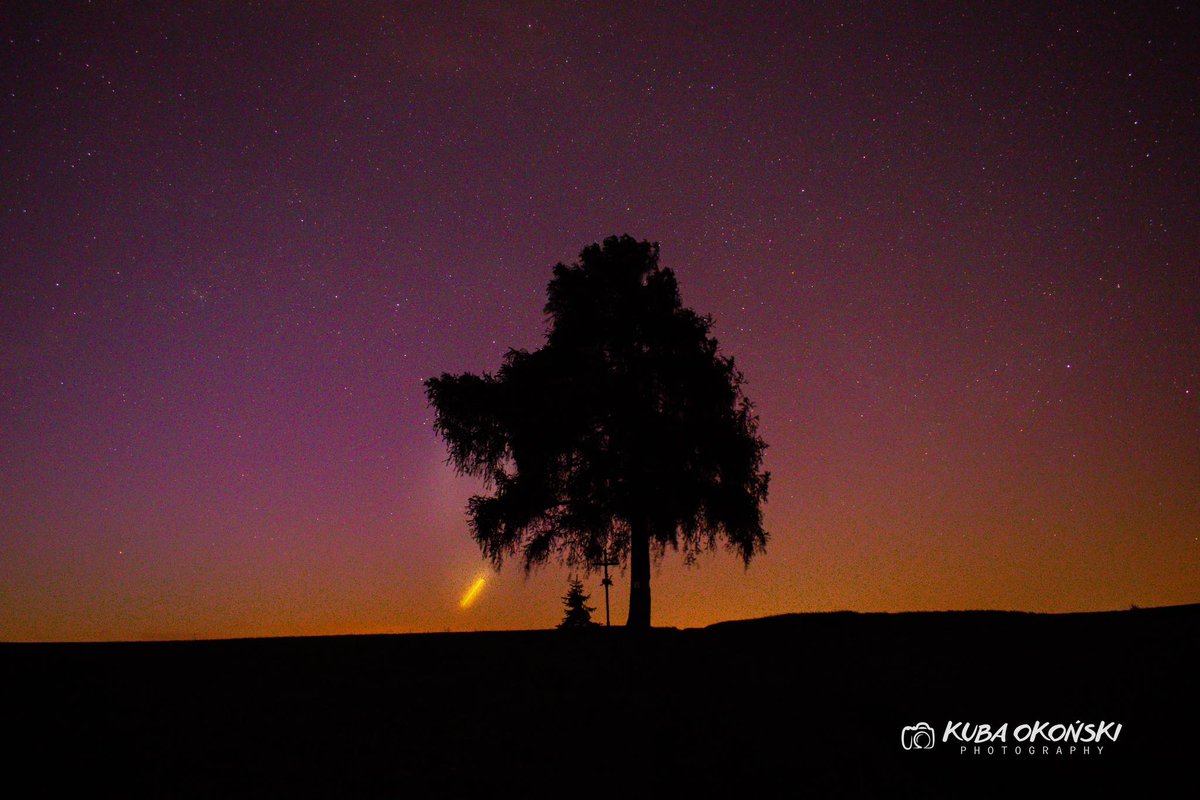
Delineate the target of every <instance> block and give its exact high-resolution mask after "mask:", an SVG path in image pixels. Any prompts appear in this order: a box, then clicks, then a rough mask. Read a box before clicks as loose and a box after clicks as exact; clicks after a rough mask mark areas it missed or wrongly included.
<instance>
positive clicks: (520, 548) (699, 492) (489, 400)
mask: <svg viewBox="0 0 1200 800" xmlns="http://www.w3.org/2000/svg"><path fill="white" fill-rule="evenodd" d="M658 260H659V248H658V245H657V244H656V243H650V242H645V241H637V240H635V239H633V238H631V237H629V236H620V237H610V238H608V239H605V240H604V242H603V243H602V244H592V245H589V246H588V247H585V248H584V249H583V251H582V252H581V253H580V255H579V260H578V261H577V262H576V263H574V264H571V265H566V264H561V263H560V264H558V265H557V266H555V267H554V272H553V278H552V279H551V281H550V283H549V285H548V287H547V302H546V305H545V313H546V317H547V323H548V325H547V332H546V342H545V344H544V345H543V346H542V347H541V348H539V349H537V350H535V351H533V352H528V351H526V350H509V351H508V353H507V354H506V355H505V356H504V359H503V362H502V364H501V365H500V368H499V370H498V371H497V372H496V373H495V374H483V375H474V374H470V373H461V374H449V373H444V374H442V375H441V376H440V377H437V378H431V379H429V380H428V381H426V382H425V386H426V393H427V396H428V398H429V401H430V404H431V405H432V406H433V407H434V409H435V414H436V416H435V421H434V428H435V430H436V432H437V433H438V435H439V436H441V437H442V439H443V440H444V441H445V442H446V444H447V447H448V449H449V453H450V461H451V462H452V463H453V464H454V466H455V467H456V469H457V470H458V471H459V472H460V473H461V474H467V475H472V476H476V477H479V478H482V479H483V480H484V481H485V483H486V486H487V488H489V489H491V490H492V491H491V493H490V494H485V495H477V496H475V497H472V498H471V500H470V502H469V505H468V516H469V518H470V526H471V532H472V535H473V536H474V538H475V541H476V542H477V543H478V544H479V546H480V549H481V550H482V552H483V554H484V555H485V556H487V557H488V558H489V559H490V560H491V561H492V562H493V563H494V564H496V565H497V566H499V565H500V564H501V563H502V562H503V561H504V559H505V558H507V557H510V556H517V555H520V556H521V558H522V559H523V561H524V564H525V568H526V569H527V570H528V569H529V568H531V567H532V566H534V565H537V564H540V563H542V562H545V561H546V560H548V559H549V558H551V557H552V556H553V557H556V558H558V559H560V560H562V561H564V562H566V563H567V564H570V565H573V566H577V567H583V568H590V566H591V565H594V564H596V563H598V562H599V561H601V560H603V559H605V558H606V557H608V556H610V555H612V556H616V557H617V558H620V559H621V560H622V562H623V563H627V564H628V565H629V567H630V573H631V575H630V577H631V586H630V614H629V622H628V624H629V625H631V626H636V627H647V626H649V624H650V555H651V548H653V550H654V553H655V554H657V555H660V556H661V554H662V553H663V551H664V550H665V548H666V547H668V546H670V547H672V548H675V549H682V551H683V552H684V554H685V556H686V557H687V559H688V560H689V561H690V560H692V559H694V558H695V557H696V555H697V554H698V553H700V552H702V551H705V550H709V549H713V548H715V547H716V546H717V545H718V542H722V543H724V545H725V546H727V547H728V548H730V549H732V550H733V551H735V552H736V553H737V554H738V555H739V556H740V557H741V558H742V560H743V561H744V562H745V563H746V564H749V562H750V560H751V558H752V557H753V556H754V555H755V554H757V553H760V552H762V550H763V549H764V547H765V545H766V541H767V533H766V531H765V530H763V525H762V503H763V502H764V501H765V500H766V496H767V485H768V482H769V477H770V476H769V474H768V473H767V472H765V471H763V470H762V457H763V451H764V450H765V449H766V443H765V442H763V440H762V439H761V438H760V437H759V435H758V418H757V416H756V414H755V413H754V409H753V405H752V404H751V402H750V401H749V400H748V399H747V398H746V396H745V395H744V393H743V392H742V385H743V383H744V377H743V375H742V373H741V372H740V371H739V370H738V369H737V367H736V366H735V364H734V360H733V359H732V358H730V357H726V356H724V355H722V354H721V353H720V351H719V349H718V345H717V340H716V339H715V338H713V336H712V335H711V334H710V330H711V328H712V325H713V321H712V318H711V317H708V316H701V315H699V314H697V313H696V312H694V311H692V310H691V309H689V308H685V307H684V306H683V304H682V301H681V298H680V294H679V286H678V283H677V281H676V278H675V274H674V273H673V272H672V271H671V270H670V269H666V268H663V267H661V266H659V263H658Z"/></svg>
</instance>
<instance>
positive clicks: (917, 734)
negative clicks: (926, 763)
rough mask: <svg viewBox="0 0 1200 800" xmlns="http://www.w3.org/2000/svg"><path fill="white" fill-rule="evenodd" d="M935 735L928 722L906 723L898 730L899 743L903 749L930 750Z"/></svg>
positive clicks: (935, 737)
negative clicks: (902, 728) (906, 724)
mask: <svg viewBox="0 0 1200 800" xmlns="http://www.w3.org/2000/svg"><path fill="white" fill-rule="evenodd" d="M935 741H937V736H936V735H935V734H934V732H933V728H931V727H929V723H928V722H918V723H917V724H916V725H908V726H906V727H905V728H904V730H902V731H900V744H901V745H902V746H903V747H904V749H905V750H932V749H933V743H934V742H935Z"/></svg>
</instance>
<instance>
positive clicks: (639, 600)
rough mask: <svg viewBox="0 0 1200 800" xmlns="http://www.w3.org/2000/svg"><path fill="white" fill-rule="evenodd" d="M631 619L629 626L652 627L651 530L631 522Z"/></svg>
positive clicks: (627, 623)
mask: <svg viewBox="0 0 1200 800" xmlns="http://www.w3.org/2000/svg"><path fill="white" fill-rule="evenodd" d="M629 573H630V575H629V577H630V581H629V619H628V620H627V621H626V623H625V627H627V628H642V629H645V628H649V627H650V531H649V529H648V528H647V526H646V523H645V522H631V523H630V531H629Z"/></svg>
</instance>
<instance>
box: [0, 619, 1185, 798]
mask: <svg viewBox="0 0 1200 800" xmlns="http://www.w3.org/2000/svg"><path fill="white" fill-rule="evenodd" d="M1198 632H1200V605H1194V606H1178V607H1173V608H1161V609H1145V610H1132V611H1122V612H1112V613H1097V614H1068V615H1034V614H1018V613H1001V612H947V613H920V614H896V615H885V614H851V613H837V614H817V615H795V616H786V617H775V618H770V619H763V620H752V621H747V622H734V623H723V624H720V625H714V626H712V627H709V628H705V629H700V630H684V631H677V630H655V631H652V632H650V633H649V634H644V635H641V636H631V635H629V634H627V633H626V632H625V631H624V630H620V629H615V628H614V629H611V630H603V629H601V630H596V631H591V632H585V633H582V634H567V633H562V632H558V631H533V632H521V633H476V634H427V635H407V636H346V637H323V638H306V639H265V640H240V641H218V642H176V643H133V644H63V645H30V644H3V645H0V677H2V678H3V680H4V684H3V685H4V698H5V700H4V706H3V721H4V726H5V728H6V730H7V732H8V733H9V734H10V736H13V737H15V738H16V744H15V745H10V746H7V747H6V748H5V749H4V752H3V755H2V756H0V759H2V762H3V768H4V773H5V777H6V784H8V785H9V786H12V785H16V786H24V785H27V784H25V780H26V779H31V780H32V781H33V783H32V784H29V785H30V786H32V787H33V792H32V794H29V793H27V792H24V791H22V792H21V793H20V796H38V795H42V796H60V795H66V794H71V795H74V794H76V791H77V790H80V789H82V790H83V791H84V792H86V793H87V795H91V794H95V793H97V792H98V791H99V790H101V789H116V790H117V791H118V793H119V795H121V796H130V795H143V796H155V797H172V796H201V797H227V796H256V797H257V796H298V795H303V796H392V797H426V796H471V795H474V796H480V794H481V793H484V792H485V793H486V794H489V795H490V794H494V793H499V794H501V796H509V795H511V794H512V793H513V791H514V790H515V792H516V796H556V797H572V796H596V795H600V794H604V795H612V796H616V797H620V796H626V795H629V794H630V793H636V794H637V795H638V796H644V795H643V792H642V791H640V790H642V789H655V788H658V789H661V790H664V791H665V792H666V793H665V794H662V793H660V795H661V796H665V797H672V798H673V797H681V796H686V795H688V794H692V793H696V792H697V791H698V793H700V794H702V795H704V796H712V795H714V794H721V793H725V794H729V796H739V797H741V796H745V797H760V796H761V797H779V796H785V797H830V796H872V797H874V796H879V797H883V796H921V797H944V796H950V795H951V794H953V795H955V796H962V797H977V796H981V795H982V796H997V795H1011V796H1014V797H1022V796H1038V797H1043V796H1044V797H1108V796H1146V797H1154V796H1167V795H1168V794H1173V793H1174V792H1176V791H1178V789H1174V790H1172V789H1169V788H1168V787H1171V786H1172V785H1173V784H1174V785H1175V786H1193V787H1194V785H1195V784H1194V780H1195V774H1196V773H1195V768H1194V766H1195V764H1196V763H1197V755H1200V752H1198V748H1200V728H1198V727H1197V725H1198V724H1200V703H1198V699H1200V692H1198V689H1197V679H1198V673H1197V660H1196V655H1197V649H1198V643H1197V633H1198ZM959 720H966V721H969V722H971V723H988V724H990V725H991V726H992V727H993V728H996V727H998V726H999V725H1000V724H1002V723H1006V722H1007V723H1009V731H1008V736H1007V740H1006V741H1005V742H999V741H996V742H992V743H991V744H992V746H993V748H994V751H993V754H991V755H988V754H987V752H986V748H987V744H984V745H983V746H982V747H983V750H982V751H981V753H980V754H979V755H975V754H974V753H973V748H974V746H973V745H970V746H968V750H967V752H966V753H962V752H961V750H960V747H961V746H962V745H961V744H958V743H949V742H942V741H940V739H941V736H942V733H943V728H944V727H945V726H946V723H947V722H948V721H959ZM1047 720H1050V721H1053V722H1063V723H1074V722H1075V721H1077V720H1079V721H1082V722H1085V723H1086V722H1100V721H1109V722H1111V721H1115V722H1119V723H1121V725H1122V729H1121V732H1120V734H1119V736H1118V739H1117V741H1115V742H1108V741H1106V742H1104V745H1105V747H1104V750H1103V752H1102V753H1099V752H1096V748H1095V745H1093V746H1092V748H1091V749H1092V752H1090V753H1089V754H1086V755H1085V754H1083V752H1082V744H1083V743H1077V744H1075V746H1076V748H1077V750H1076V752H1075V753H1073V754H1072V753H1070V752H1069V751H1068V750H1067V748H1068V747H1069V746H1071V744H1072V743H1069V742H1065V743H1063V747H1064V753H1063V754H1062V755H1058V754H1057V753H1056V752H1055V750H1056V747H1057V746H1056V745H1053V744H1051V745H1049V747H1050V751H1051V752H1050V754H1044V753H1043V752H1042V751H1041V746H1042V745H1044V744H1046V743H1044V742H1039V743H1038V752H1037V753H1036V754H1034V755H1030V754H1029V753H1028V745H1027V744H1024V745H1023V751H1024V752H1023V754H1021V755H1017V754H1016V752H1015V746H1016V745H1019V744H1022V743H1020V742H1016V741H1015V740H1014V739H1013V733H1014V731H1013V729H1014V728H1015V727H1016V726H1017V725H1020V724H1022V723H1030V724H1032V723H1035V722H1038V721H1047ZM919 722H928V723H929V724H930V725H931V726H933V727H934V728H935V729H936V730H937V735H938V739H939V741H938V742H937V743H936V744H935V746H934V747H933V749H930V750H922V751H915V750H914V751H906V750H904V749H903V748H902V747H901V730H902V728H904V727H905V726H908V725H915V724H917V723H919ZM1001 744H1004V745H1005V746H1006V747H1007V751H1006V752H1002V751H1001V749H1000V745H1001ZM643 770H644V771H645V777H642V778H634V777H633V775H634V774H636V772H641V771H643ZM1178 780H1183V781H1184V782H1183V783H1178V782H1177V781H1178ZM635 790H639V791H636V792H635ZM1043 790H1049V791H1050V792H1053V793H1052V794H1047V793H1046V792H1045V791H1043ZM0 791H4V790H3V789H0ZM4 793H5V794H8V792H7V791H4ZM13 796H16V795H13Z"/></svg>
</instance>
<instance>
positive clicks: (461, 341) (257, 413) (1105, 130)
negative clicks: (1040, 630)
mask: <svg viewBox="0 0 1200 800" xmlns="http://www.w3.org/2000/svg"><path fill="white" fill-rule="evenodd" d="M40 5H41V6H42V8H27V7H21V5H20V4H6V5H5V6H4V7H3V8H0V34H2V35H0V47H2V48H3V49H2V52H3V55H2V56H0V59H2V67H0V81H2V82H3V84H2V89H0V180H2V184H0V185H2V186H3V203H2V204H0V638H2V639H7V640H60V639H69V640H74V639H142V638H191V637H225V636H259V635H290V634H321V633H356V632H388V631H395V632H404V631H440V630H447V629H448V630H473V629H489V628H528V627H548V626H551V625H553V624H555V623H557V622H558V620H559V619H561V616H562V606H561V600H560V598H561V596H562V595H563V594H564V593H565V591H566V584H567V570H566V568H560V567H557V566H552V567H549V568H546V569H544V570H542V571H540V572H538V573H535V574H534V575H533V576H531V577H530V578H528V579H526V578H525V577H524V575H523V573H522V570H521V566H520V563H519V562H512V563H509V564H506V565H505V567H504V568H503V569H502V570H501V571H500V572H499V573H498V574H497V573H495V572H493V571H492V570H491V569H490V567H489V566H488V565H487V564H486V563H485V562H484V561H483V559H482V558H481V556H480V554H479V551H478V548H477V547H476V545H475V544H474V542H473V541H472V540H471V538H470V536H469V533H468V528H467V520H466V515H465V502H466V499H467V497H468V496H469V495H471V494H472V493H475V492H478V491H480V490H481V488H482V487H481V485H480V484H479V483H477V482H475V481H473V480H470V479H465V478H457V477H455V475H454V473H453V471H452V469H451V468H450V467H448V466H447V465H446V463H445V457H446V451H445V448H444V446H443V445H442V443H441V442H439V441H438V440H437V438H436V437H435V436H434V434H433V431H432V429H431V425H432V419H433V414H432V410H431V409H430V408H429V407H428V406H427V404H426V401H425V397H424V393H423V388H422V385H421V381H422V379H425V378H428V377H431V376H433V375H437V374H440V373H442V372H444V371H449V372H461V371H472V372H482V371H491V370H495V369H496V368H497V367H498V366H499V364H500V360H501V357H502V356H503V354H504V352H505V351H506V350H507V349H508V348H509V347H518V348H529V349H533V348H536V347H538V346H540V345H541V343H542V341H543V340H542V337H543V333H544V325H545V321H544V318H543V316H542V305H543V303H544V301H545V287H546V283H547V281H548V280H549V279H550V270H551V268H552V267H553V265H554V264H555V263H556V262H558V261H567V262H569V261H572V260H573V259H574V258H575V257H576V256H577V255H578V253H579V251H580V249H582V248H583V247H584V246H585V245H587V244H589V243H591V242H594V241H598V240H600V239H602V238H603V237H605V236H608V235H612V234H620V233H629V234H630V235H632V236H635V237H637V238H639V239H649V240H653V241H658V242H660V243H661V247H662V263H663V265H664V266H667V267H670V268H672V269H673V270H675V272H676V274H677V276H678V278H679V281H680V286H681V291H682V295H683V301H684V304H685V305H687V306H690V307H692V308H694V309H696V310H697V311H699V312H701V313H711V314H712V315H713V316H714V318H715V321H716V322H715V327H714V329H713V333H714V335H715V336H716V337H717V338H718V339H719V341H720V342H721V346H722V350H723V351H724V352H725V353H726V354H729V355H733V356H735V357H736V358H737V360H738V363H739V365H740V367H741V368H742V370H743V371H744V372H745V374H746V377H747V379H748V384H747V386H746V393H747V395H748V396H749V397H750V398H751V399H752V400H754V401H755V403H756V404H757V408H758V412H759V414H760V417H761V428H760V432H761V434H762V435H763V437H764V439H766V441H767V442H768V443H769V445H770V449H769V450H768V451H767V454H766V462H765V466H766V468H767V469H769V470H770V471H771V472H772V483H771V493H770V496H769V501H768V503H767V505H766V527H767V530H768V531H769V532H770V534H771V539H770V541H769V542H768V545H767V552H766V554H765V555H764V556H761V557H759V558H757V559H755V560H754V561H753V562H752V563H751V564H750V567H749V569H748V570H747V569H744V568H743V566H742V564H741V562H740V561H739V560H737V559H736V558H735V557H734V556H732V555H730V554H727V553H725V552H719V553H716V554H714V555H712V556H711V557H707V558H702V559H701V560H700V561H699V562H698V563H697V564H696V565H695V566H692V567H687V566H685V565H684V564H683V563H682V558H681V557H679V556H671V555H670V554H669V555H668V557H667V558H666V559H665V560H664V561H663V562H662V564H661V567H660V568H659V569H658V571H657V572H656V573H655V578H654V584H653V591H654V620H655V623H656V624H659V625H677V626H692V625H702V624H707V623H710V622H715V621H718V620H721V619H729V618H736V617H747V616H758V615H766V614H774V613H784V612H792V611H822V610H835V609H852V610H858V611H880V610H884V611H901V610H914V609H964V608H997V609H1018V610H1028V611H1075V610H1095V609H1114V608H1127V607H1128V606H1129V605H1130V604H1137V605H1143V606H1148V605H1160V604H1171V603H1185V602H1195V601H1197V600H1200V538H1198V537H1200V261H1198V258H1200V225H1198V223H1200V219H1198V211H1200V170H1198V166H1197V153H1198V152H1200V62H1198V61H1197V59H1196V57H1195V55H1194V54H1193V53H1189V50H1190V49H1191V48H1192V46H1193V45H1195V43H1196V41H1197V38H1198V37H1197V32H1198V31H1200V24H1198V23H1200V12H1198V11H1197V8H1196V6H1195V5H1193V4H1180V6H1179V7H1178V8H1175V7H1173V6H1172V5H1170V4H1157V5H1155V4H1146V5H1147V7H1149V6H1151V5H1155V10H1153V11H1149V10H1143V9H1141V8H1140V5H1141V4H1115V5H1113V6H1111V7H1109V6H1108V5H1107V4H1104V3H1090V2H1089V3H1080V4H1078V5H1077V6H1072V7H1067V8H1060V9H1058V10H1052V11H1047V10H1045V9H1036V8H1035V7H1036V6H1038V5H1041V4H1031V7H1030V8H1029V9H1028V10H1024V11H1022V10H1019V9H1017V8H1016V7H1015V6H1013V5H1012V4H980V5H979V7H978V8H968V7H967V4H961V3H936V2H935V3H917V4H912V5H908V6H904V7H901V6H900V5H899V4H891V3H874V2H864V3H849V4H842V3H828V2H826V3H818V4H812V5H808V4H805V5H804V6H803V7H801V6H800V5H799V4H797V6H796V7H794V8H788V7H785V4H781V3H766V4H763V5H761V6H754V5H752V4H749V3H726V4H683V3H678V4H676V3H672V4H661V5H659V4H643V3H629V4H607V3H604V4H596V3H582V4H574V3H572V4H563V5H561V6H559V5H556V4H543V3H537V4H528V5H526V4H509V3H506V4H470V5H469V6H468V7H465V8H460V7H449V6H450V5H451V4H444V3H423V4H419V5H418V6H417V7H416V8H410V9H401V8H396V7H393V5H392V4H378V5H375V4H366V3H347V4H343V3H320V4H316V3H314V4H301V3H266V4H253V5H249V4H241V3H199V4H195V6H193V7H191V8H187V7H184V6H183V4H176V3H172V4H164V5H162V6H159V7H156V6H154V5H151V4H148V3H122V4H114V5H111V6H110V5H97V4H89V5H80V6H78V7H71V8H69V9H68V8H66V5H67V4H61V6H60V4H40ZM1063 5H1066V4H1063ZM993 6H995V8H993ZM479 577H484V578H486V581H485V584H484V586H483V588H482V590H480V591H479V592H478V596H477V598H476V599H475V602H474V604H472V605H471V606H470V607H469V608H467V609H463V608H461V607H460V602H459V601H460V598H462V596H463V593H464V592H466V591H467V590H468V588H469V587H471V586H472V584H474V583H475V582H476V581H477V579H478V578H479ZM586 587H587V589H588V591H589V592H590V593H591V594H592V604H593V605H595V606H599V607H601V612H600V614H601V615H602V613H603V611H602V607H603V592H602V589H601V587H600V583H599V578H598V577H597V576H595V575H592V576H588V577H587V578H586ZM627 593H628V576H627V575H620V574H618V575H617V576H616V580H615V587H614V594H613V616H614V619H615V620H620V621H624V618H625V609H626V605H627Z"/></svg>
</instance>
